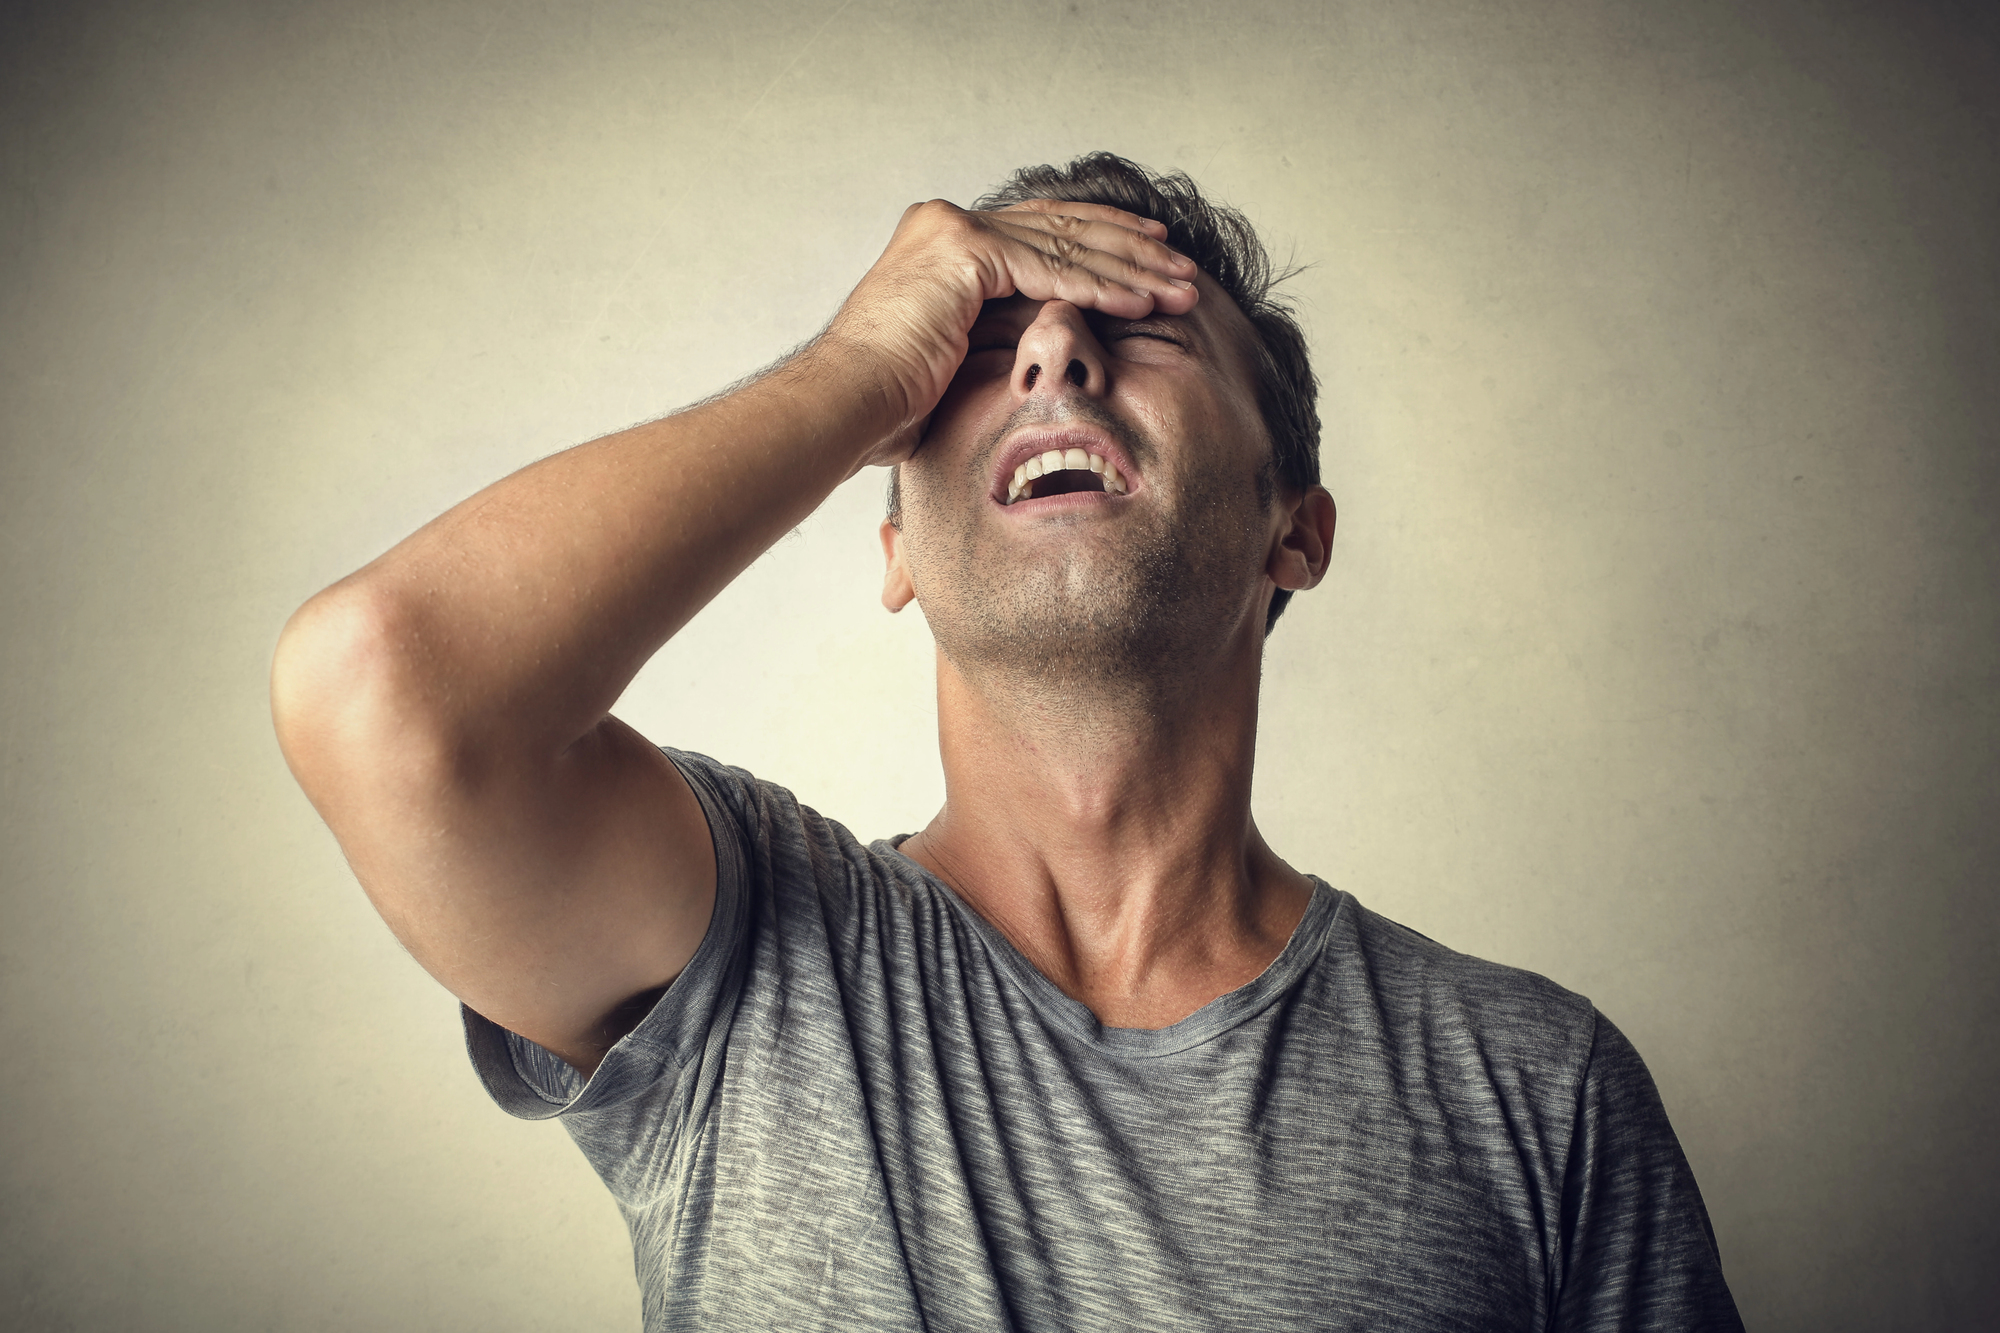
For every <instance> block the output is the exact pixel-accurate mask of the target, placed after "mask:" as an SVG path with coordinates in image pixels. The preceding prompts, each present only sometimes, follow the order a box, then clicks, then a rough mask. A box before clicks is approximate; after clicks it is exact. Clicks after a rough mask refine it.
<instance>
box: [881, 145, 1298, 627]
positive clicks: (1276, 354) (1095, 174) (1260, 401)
mask: <svg viewBox="0 0 2000 1333" xmlns="http://www.w3.org/2000/svg"><path fill="white" fill-rule="evenodd" d="M1030 199H1067V200H1070V201H1072V202H1075V203H1080V204H1108V205H1110V206H1111V207H1113V208H1122V209H1124V210H1125V211H1126V212H1128V213H1136V214H1138V215H1139V216H1140V217H1144V218H1152V219H1153V220H1155V221H1157V222H1164V223H1166V224H1167V244H1169V245H1171V246H1173V248H1174V249H1176V250H1178V251H1180V252H1181V253H1182V254H1184V255H1186V256H1187V257H1188V258H1189V259H1192V260H1193V261H1194V262H1195V263H1196V264H1198V265H1200V267H1201V270H1202V271H1203V272H1204V273H1206V274H1208V276H1209V277H1211V278H1213V279H1214V280H1215V284H1216V286H1218V287H1220V288H1222V290H1223V291H1225V292H1227V293H1228V294H1229V298H1230V299H1231V300H1233V301H1234V302H1236V307H1237V309H1239V310H1241V311H1242V312H1243V316H1244V318H1245V319H1247V320H1249V321H1250V328H1251V330H1252V331H1253V332H1254V333H1255V334H1256V339H1255V346H1254V347H1253V349H1252V350H1253V352H1254V360H1255V367H1256V375H1257V386H1256V388H1257V409H1258V411H1259V413H1260V414H1261V415H1262V416H1263V418H1264V428H1265V430H1266V431H1267V432H1268V433H1269V434H1270V437H1271V471H1272V473H1273V474H1275V478H1276V481H1277V483H1278V487H1279V489H1280V490H1281V491H1284V492H1288V493H1291V494H1302V493H1304V492H1305V490H1306V489H1307V488H1308V487H1311V486H1315V485H1318V484H1319V432H1320V424H1319V407H1318V400H1319V380H1318V378H1317V377H1315V376H1314V375H1313V370H1312V360H1311V358H1310V357H1309V356H1308V355H1307V352H1306V336H1305V331H1304V330H1303V329H1301V328H1300V327H1299V322H1298V319H1297V317H1296V316H1294V315H1293V313H1292V309H1291V306H1290V305H1289V304H1288V303H1287V302H1286V301H1285V300H1284V298H1283V297H1281V296H1278V295H1276V294H1275V293H1274V292H1273V290H1272V289H1273V288H1275V287H1276V286H1277V285H1278V284H1279V283H1280V282H1283V281H1284V280H1285V279H1286V278H1288V277H1291V276H1292V274H1293V273H1294V272H1296V270H1295V269H1283V270H1274V269H1273V268H1272V267H1271V259H1270V256H1269V255H1268V254H1266V253H1265V250H1264V244H1263V242H1262V241H1260V240H1258V239H1257V232H1256V229H1255V228H1254V227H1252V226H1251V225H1250V221H1249V219H1248V218H1245V217H1244V216H1243V215H1242V214H1241V213H1239V212H1237V211H1236V210H1235V209H1233V208H1230V207H1228V206H1227V205H1225V204H1219V203H1216V202H1215V201H1214V200H1211V199H1204V198H1202V196H1201V191H1200V189H1199V188H1197V187H1196V185H1195V183H1194V181H1193V180H1192V179H1190V178H1189V176H1188V175H1187V173H1186V172H1183V171H1169V172H1165V173H1161V172H1154V171H1149V170H1147V169H1146V168H1145V167H1142V166H1140V165H1139V164H1138V163H1136V162H1131V161H1128V160H1127V159H1125V158H1122V157H1119V156H1118V155H1117V154H1115V153H1087V154H1085V155H1084V156H1082V157H1079V158H1077V159H1076V160H1075V161H1073V162H1071V163H1069V164H1068V165H1067V166H1060V167H1057V166H1039V167H1022V168H1021V169H1020V170H1019V171H1016V172H1015V173H1014V174H1013V175H1012V176H1010V177H1008V179H1007V180H1006V182H1005V183H1003V184H1002V185H1001V186H999V188H997V189H995V190H992V191H989V192H988V193H986V194H983V195H981V196H980V197H979V198H977V199H975V200H973V202H972V206H973V207H974V208H976V209H988V208H1005V207H1007V206H1008V205H1009V204H1019V203H1025V202H1027V201H1028V200H1030ZM896 489H897V488H896V485H895V478H894V477H893V476H892V477H891V479H890V501H889V503H890V509H891V510H892V511H894V510H895V509H896V508H897V500H898V498H899V497H898V496H897V494H896ZM1291 598H1292V594H1291V592H1290V590H1289V589H1285V588H1280V589H1278V590H1277V592H1275V593H1274V594H1272V596H1271V609H1270V612H1269V614H1268V615H1267V616H1266V617H1265V620H1264V632H1265V633H1266V634H1269V633H1270V632H1271V627H1272V626H1273V625H1275V624H1277V623H1278V616H1279V615H1280V614H1281V613H1282V612H1283V611H1284V609H1285V604H1286V603H1287V602H1289V601H1290V600H1291Z"/></svg>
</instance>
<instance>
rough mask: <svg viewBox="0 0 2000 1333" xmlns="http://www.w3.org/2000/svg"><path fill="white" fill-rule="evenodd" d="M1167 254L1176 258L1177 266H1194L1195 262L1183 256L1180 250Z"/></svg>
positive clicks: (1170, 251)
mask: <svg viewBox="0 0 2000 1333" xmlns="http://www.w3.org/2000/svg"><path fill="white" fill-rule="evenodd" d="M1167 253H1168V254H1170V255H1172V256H1173V257H1174V262H1175V263H1176V264H1192V263H1193V262H1194V261H1193V260H1192V259H1189V258H1188V257H1187V256H1186V255H1184V254H1182V253H1181V252H1180V251H1178V250H1169V251H1167Z"/></svg>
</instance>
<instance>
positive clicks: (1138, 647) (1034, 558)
mask: <svg viewBox="0 0 2000 1333" xmlns="http://www.w3.org/2000/svg"><path fill="white" fill-rule="evenodd" d="M1214 452H1215V451H1209V450H1194V451H1190V453H1191V456H1193V457H1201V456H1203V455H1204V454H1207V455H1209V456H1213V454H1214ZM1148 484H1149V486H1151V487H1152V490H1153V494H1151V495H1149V496H1147V497H1146V503H1145V506H1144V508H1143V509H1142V510H1141V511H1140V512H1137V513H1128V514H1126V515H1124V516H1123V517H1122V518H1121V519H1120V520H1119V521H1118V522H1116V523H1115V524H1111V525H1103V524H1099V523H1097V522H1096V521H1094V520H1088V519H1085V520H1079V522H1078V524H1077V527H1078V528H1079V532H1078V535H1077V539H1076V540H1075V541H1073V542H1063V541H1057V542H1055V543H1053V544H1052V548H1053V549H1050V550H1047V551H1045V552H1040V553H1035V554H1033V555H1031V556H1029V557H1027V558H1025V559H1024V558H1023V557H1022V556H1021V555H1020V554H1019V553H1018V552H1009V551H1007V550H1006V549H1005V548H1004V547H1003V546H1002V544H1001V543H999V542H997V541H993V540H990V537H991V529H990V526H988V529H987V531H986V532H985V533H982V531H981V527H982V518H983V517H984V518H985V522H986V523H987V524H988V525H990V523H991V519H990V517H989V516H983V515H982V514H981V513H979V512H977V509H976V507H975V508H974V509H973V510H965V509H958V510H955V511H954V512H951V513H948V514H942V513H935V512H930V513H926V514H924V515H922V516H919V515H917V514H914V513H911V514H906V516H905V517H906V530H905V534H904V540H905V544H906V547H907V549H908V551H909V554H910V557H911V560H910V568H911V574H912V577H913V579H914V581H915V583H916V590H917V595H918V599H919V602H920V603H921V604H922V606H923V608H924V613H925V616H926V618H927V619H928V620H929V622H930V626H931V632H932V634H933V635H934V636H935V638H936V639H937V643H938V648H939V651H941V652H942V653H943V654H944V656H945V657H946V658H947V659H948V660H949V661H950V662H951V664H952V665H953V666H954V667H955V668H957V670H958V671H959V672H960V674H961V675H963V676H965V677H966V678H967V679H968V680H969V681H971V682H973V683H974V684H975V685H976V686H977V687H979V688H981V690H982V691H983V692H985V693H988V694H990V695H994V696H997V697H1001V698H1009V697H1011V698H1016V699H1017V700H1018V702H1019V703H1020V704H1021V705H1023V706H1031V707H1032V708H1033V709H1034V710H1035V711H1036V712H1038V713H1041V714H1043V715H1045V716H1053V717H1057V718H1061V719H1064V720H1067V721H1070V722H1073V723H1075V724H1078V725H1085V724H1088V725H1093V726H1094V725H1096V724H1097V723H1100V722H1102V721H1106V720H1108V719H1109V718H1111V717H1113V716H1116V715H1120V714H1129V713H1130V712H1131V711H1132V710H1133V709H1141V710H1144V711H1147V712H1155V711H1158V710H1161V709H1170V708H1173V707H1175V706H1176V705H1177V704H1178V703H1179V702H1180V701H1181V700H1183V699H1184V698H1185V697H1186V696H1187V695H1188V694H1189V692H1190V691H1191V690H1193V689H1196V688H1199V687H1200V685H1201V684H1202V683H1203V681H1205V680H1206V679H1208V678H1209V677H1210V673H1211V672H1212V671H1213V669H1214V665H1215V662H1216V659H1217V658H1218V656H1219V655H1221V654H1222V653H1224V652H1226V651H1227V647H1228V644H1227V638H1228V634H1229V630H1230V622H1232V621H1233V620H1234V619H1236V618H1238V617H1240V616H1241V615H1242V614H1243V611H1244V600H1245V597H1246V589H1245V586H1244V578H1245V569H1246V562H1252V561H1256V560H1257V558H1258V556H1259V555H1260V554H1261V542H1262V522H1263V516H1262V508H1263V506H1262V503H1261V502H1262V499H1263V497H1262V495H1261V494H1260V493H1259V492H1260V490H1261V487H1259V486H1257V485H1255V484H1251V483H1248V482H1247V481H1246V479H1244V478H1241V477H1237V476H1223V475H1216V474H1203V475H1199V476H1195V477H1191V478H1184V479H1182V481H1181V482H1180V483H1179V484H1178V485H1176V486H1173V487H1171V488H1168V487H1167V486H1166V485H1165V483H1164V481H1162V482H1160V483H1152V482H1149V483H1148ZM1260 628H1261V626H1260Z"/></svg>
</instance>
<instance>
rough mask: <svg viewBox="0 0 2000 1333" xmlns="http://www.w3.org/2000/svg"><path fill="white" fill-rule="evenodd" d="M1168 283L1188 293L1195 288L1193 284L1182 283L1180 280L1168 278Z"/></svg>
mask: <svg viewBox="0 0 2000 1333" xmlns="http://www.w3.org/2000/svg"><path fill="white" fill-rule="evenodd" d="M1167 281H1168V282H1171V283H1172V284H1173V285H1174V286H1176V287H1178V288H1180V289H1181V290H1182V291H1186V290H1187V289H1188V288H1190V287H1192V286H1194V284H1193V283H1191V282H1182V281H1181V280H1180V279H1179V278H1168V279H1167Z"/></svg>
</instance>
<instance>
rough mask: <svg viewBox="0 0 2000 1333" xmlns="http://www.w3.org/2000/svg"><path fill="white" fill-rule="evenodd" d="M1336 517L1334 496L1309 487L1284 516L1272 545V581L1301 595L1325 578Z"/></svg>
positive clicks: (1269, 570)
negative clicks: (1283, 522) (1282, 524)
mask: <svg viewBox="0 0 2000 1333" xmlns="http://www.w3.org/2000/svg"><path fill="white" fill-rule="evenodd" d="M1337 518H1338V513H1337V511H1336V510H1335V508H1334V503H1333V496H1331V495H1329V494H1328V493H1327V490H1326V488H1325V487H1324V486H1312V487H1308V488H1307V490H1306V493H1305V494H1304V495H1302V496H1300V497H1299V499H1298V503H1297V504H1295V505H1293V506H1292V510H1291V512H1290V513H1289V514H1287V515H1286V518H1285V526H1284V527H1283V528H1282V529H1280V531H1279V533H1278V540H1277V541H1276V542H1275V543H1273V544H1272V547H1271V559H1270V563H1269V565H1268V566H1267V570H1268V572H1269V573H1270V575H1271V582H1273V583H1275V584H1277V585H1278V586H1279V587H1280V588H1284V589H1286V590H1288V591H1291V592H1302V591H1304V590H1305V589H1307V588H1310V587H1312V586H1314V585H1315V584H1317V583H1318V582H1319V581H1320V579H1322V578H1323V577H1325V575H1326V567H1327V563H1328V561H1329V559H1330V558H1331V556H1332V552H1333V529H1334V524H1335V521H1336V519H1337Z"/></svg>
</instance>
